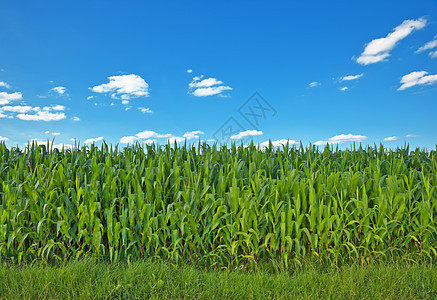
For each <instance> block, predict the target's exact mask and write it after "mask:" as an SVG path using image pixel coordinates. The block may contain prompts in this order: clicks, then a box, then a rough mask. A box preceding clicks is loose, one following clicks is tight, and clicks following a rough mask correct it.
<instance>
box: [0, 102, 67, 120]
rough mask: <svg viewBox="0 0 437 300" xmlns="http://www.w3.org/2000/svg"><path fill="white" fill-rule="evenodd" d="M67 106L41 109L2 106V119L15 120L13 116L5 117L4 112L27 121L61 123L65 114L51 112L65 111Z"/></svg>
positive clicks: (0, 114)
mask: <svg viewBox="0 0 437 300" xmlns="http://www.w3.org/2000/svg"><path fill="white" fill-rule="evenodd" d="M63 110H65V106H63V105H54V106H51V107H50V106H45V107H43V108H42V109H41V107H39V106H35V107H33V106H29V105H16V106H10V105H6V106H1V107H0V117H3V118H5V117H7V118H13V116H11V115H5V114H4V112H8V113H14V114H17V115H16V117H17V118H19V119H21V120H26V121H59V120H62V119H65V114H64V113H52V112H51V111H63Z"/></svg>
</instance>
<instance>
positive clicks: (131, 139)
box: [120, 136, 138, 144]
mask: <svg viewBox="0 0 437 300" xmlns="http://www.w3.org/2000/svg"><path fill="white" fill-rule="evenodd" d="M137 140H138V138H137V137H136V136H124V137H122V138H121V139H120V143H122V144H133V143H135V142H136V141H137Z"/></svg>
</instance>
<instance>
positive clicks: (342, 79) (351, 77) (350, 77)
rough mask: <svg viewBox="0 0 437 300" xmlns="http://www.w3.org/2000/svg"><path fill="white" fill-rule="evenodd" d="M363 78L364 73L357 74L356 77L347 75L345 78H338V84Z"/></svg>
mask: <svg viewBox="0 0 437 300" xmlns="http://www.w3.org/2000/svg"><path fill="white" fill-rule="evenodd" d="M363 76H364V73H361V74H357V75H347V76H343V77H341V78H340V82H341V81H351V80H356V79H358V78H361V77H363Z"/></svg>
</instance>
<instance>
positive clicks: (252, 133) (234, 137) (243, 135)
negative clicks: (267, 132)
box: [231, 130, 263, 140]
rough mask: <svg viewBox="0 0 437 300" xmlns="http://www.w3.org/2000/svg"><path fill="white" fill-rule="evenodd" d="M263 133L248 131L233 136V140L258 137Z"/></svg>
mask: <svg viewBox="0 0 437 300" xmlns="http://www.w3.org/2000/svg"><path fill="white" fill-rule="evenodd" d="M262 134H263V132H262V131H260V130H246V131H242V132H240V133H239V134H236V135H233V136H231V140H239V139H242V138H244V137H246V136H256V135H262Z"/></svg>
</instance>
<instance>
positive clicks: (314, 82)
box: [308, 81, 322, 88]
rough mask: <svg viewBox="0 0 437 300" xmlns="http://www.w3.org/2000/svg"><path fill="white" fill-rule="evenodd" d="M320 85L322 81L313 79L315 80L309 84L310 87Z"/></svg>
mask: <svg viewBox="0 0 437 300" xmlns="http://www.w3.org/2000/svg"><path fill="white" fill-rule="evenodd" d="M320 85H322V84H321V83H320V82H317V81H313V82H311V83H310V84H308V86H309V87H310V88H312V87H316V86H320Z"/></svg>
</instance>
